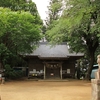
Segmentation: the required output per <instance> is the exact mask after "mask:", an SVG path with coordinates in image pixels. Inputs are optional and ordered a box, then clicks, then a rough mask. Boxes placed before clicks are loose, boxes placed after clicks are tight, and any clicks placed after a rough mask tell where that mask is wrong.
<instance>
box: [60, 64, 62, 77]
mask: <svg viewBox="0 0 100 100" xmlns="http://www.w3.org/2000/svg"><path fill="white" fill-rule="evenodd" d="M60 77H61V79H62V64H60Z"/></svg>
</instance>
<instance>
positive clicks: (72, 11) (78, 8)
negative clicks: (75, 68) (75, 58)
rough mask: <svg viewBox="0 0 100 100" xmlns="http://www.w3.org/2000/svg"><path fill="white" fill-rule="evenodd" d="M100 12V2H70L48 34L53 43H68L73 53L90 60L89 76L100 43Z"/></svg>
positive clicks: (96, 0)
mask: <svg viewBox="0 0 100 100" xmlns="http://www.w3.org/2000/svg"><path fill="white" fill-rule="evenodd" d="M99 12H100V1H99V0H95V1H92V0H91V1H90V0H69V1H67V2H66V9H65V10H64V12H63V14H62V16H61V18H60V19H59V20H57V22H56V23H57V24H55V26H54V27H52V28H51V29H49V30H48V31H47V32H46V35H47V37H48V38H49V40H50V41H51V42H52V43H55V44H56V43H59V42H63V41H66V42H67V43H68V45H69V46H70V49H71V50H72V51H76V52H83V53H84V54H86V56H88V57H89V59H90V67H89V71H88V74H89V75H90V73H91V70H92V66H93V63H94V55H95V52H96V49H97V48H98V47H99V42H100V39H99V38H100V35H99V34H100V13H99Z"/></svg>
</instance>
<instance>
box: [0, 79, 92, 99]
mask: <svg viewBox="0 0 100 100" xmlns="http://www.w3.org/2000/svg"><path fill="white" fill-rule="evenodd" d="M0 95H1V100H90V99H91V83H90V82H86V81H76V80H70V81H63V82H60V81H58V82H54V81H49V82H48V81H14V82H7V83H6V84H5V85H0Z"/></svg>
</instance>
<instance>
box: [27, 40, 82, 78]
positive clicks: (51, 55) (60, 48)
mask: <svg viewBox="0 0 100 100" xmlns="http://www.w3.org/2000/svg"><path fill="white" fill-rule="evenodd" d="M83 56H84V55H83V54H82V53H77V54H76V53H70V52H69V49H68V46H67V44H66V43H62V44H60V45H56V46H51V45H49V44H48V43H47V42H42V43H40V44H39V46H38V48H37V49H36V50H35V51H33V53H31V54H26V55H25V59H26V60H27V62H28V67H29V73H28V76H29V77H38V78H43V79H50V78H53V79H57V78H59V79H63V78H68V77H74V76H75V63H76V60H77V59H80V58H81V57H83Z"/></svg>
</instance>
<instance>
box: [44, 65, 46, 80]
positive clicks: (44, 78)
mask: <svg viewBox="0 0 100 100" xmlns="http://www.w3.org/2000/svg"><path fill="white" fill-rule="evenodd" d="M45 78H46V66H45V64H44V79H45Z"/></svg>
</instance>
